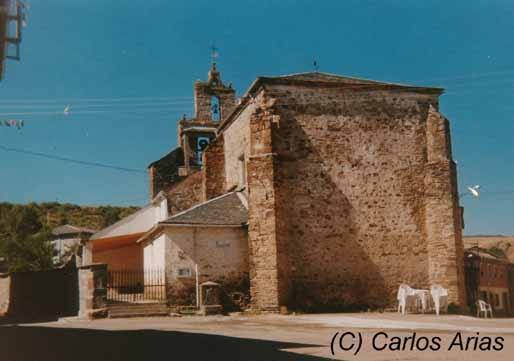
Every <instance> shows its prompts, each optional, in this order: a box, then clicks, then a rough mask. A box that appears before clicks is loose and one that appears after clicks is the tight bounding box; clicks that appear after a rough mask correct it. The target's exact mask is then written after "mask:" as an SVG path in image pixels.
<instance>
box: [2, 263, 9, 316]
mask: <svg viewBox="0 0 514 361" xmlns="http://www.w3.org/2000/svg"><path fill="white" fill-rule="evenodd" d="M10 287H11V277H9V274H8V273H2V274H0V317H1V316H2V315H5V314H6V313H7V311H8V309H9V297H10V292H9V290H10Z"/></svg>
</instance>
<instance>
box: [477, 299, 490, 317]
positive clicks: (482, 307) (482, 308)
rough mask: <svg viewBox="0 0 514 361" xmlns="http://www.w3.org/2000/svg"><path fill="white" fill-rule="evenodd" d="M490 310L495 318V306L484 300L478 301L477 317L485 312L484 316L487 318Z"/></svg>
mask: <svg viewBox="0 0 514 361" xmlns="http://www.w3.org/2000/svg"><path fill="white" fill-rule="evenodd" d="M488 312H489V314H490V316H491V318H493V308H492V307H491V305H490V304H489V303H487V302H485V301H483V300H478V301H477V317H480V315H481V314H482V313H483V314H484V318H487V313H488Z"/></svg>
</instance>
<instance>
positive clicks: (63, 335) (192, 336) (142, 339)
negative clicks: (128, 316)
mask: <svg viewBox="0 0 514 361" xmlns="http://www.w3.org/2000/svg"><path fill="white" fill-rule="evenodd" d="M305 347H316V346H314V345H306V344H296V343H285V342H273V341H263V340H253V339H244V338H235V337H227V336H218V335H206V334H197V333H185V332H175V331H156V330H135V331H106V330H93V329H78V328H51V327H34V326H23V327H19V326H3V327H0V359H2V360H16V361H34V360H38V361H47V360H48V361H61V360H62V361H69V360H74V361H81V360H84V361H91V360H95V361H103V360H105V361H112V360H123V361H130V360H138V361H142V360H190V361H195V360H198V361H204V360H231V361H238V360H244V361H262V360H270V361H324V360H329V359H326V358H321V357H315V356H306V355H299V354H296V353H291V352H287V351H284V349H294V348H305Z"/></svg>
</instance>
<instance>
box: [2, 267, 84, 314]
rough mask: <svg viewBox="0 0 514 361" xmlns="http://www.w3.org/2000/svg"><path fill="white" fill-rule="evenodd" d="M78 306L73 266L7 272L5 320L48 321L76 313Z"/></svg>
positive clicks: (76, 275)
mask: <svg viewBox="0 0 514 361" xmlns="http://www.w3.org/2000/svg"><path fill="white" fill-rule="evenodd" d="M78 309H79V291H78V272H77V269H76V268H75V267H74V266H70V267H65V268H60V269H52V270H48V271H39V272H13V273H11V274H10V287H9V306H8V311H7V322H35V321H40V322H41V321H52V320H57V319H58V318H59V317H66V316H76V315H77V314H78ZM4 322H6V321H2V323H4Z"/></svg>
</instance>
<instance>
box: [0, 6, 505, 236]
mask: <svg viewBox="0 0 514 361" xmlns="http://www.w3.org/2000/svg"><path fill="white" fill-rule="evenodd" d="M513 18H514V2H512V1H511V0H484V1H478V0H467V1H460V0H459V1H439V0H437V1H436V0H426V1H421V0H418V1H414V0H410V1H408V0H403V1H399V0H346V1H339V0H332V1H326V0H325V1H323V0H318V1H312V0H309V1H304V0H281V1H265V0H261V1H245V0H238V1H232V0H230V1H212V0H211V1H207V0H204V1H198V0H188V1H182V0H180V1H179V0H167V1H164V0H137V1H136V0H109V1H105V0H87V1H86V0H73V1H69V0H32V1H30V9H29V13H28V26H27V27H26V28H24V29H23V30H24V34H23V35H24V39H23V43H22V61H21V62H19V63H16V62H13V61H8V62H7V64H6V73H5V79H4V80H3V81H2V82H0V114H1V115H0V118H1V119H2V120H3V119H23V120H24V121H25V127H24V128H23V129H22V130H15V129H12V128H5V127H1V128H0V145H3V146H4V147H10V148H18V149H25V150H29V151H34V152H43V153H49V154H55V155H57V156H61V157H68V158H74V159H80V160H84V161H91V162H102V163H107V164H113V165H116V166H120V167H127V168H132V169H140V170H145V169H146V166H147V164H148V163H150V162H151V161H152V160H155V159H157V158H159V157H160V156H161V155H163V154H165V153H166V152H167V151H169V150H170V149H171V148H173V147H174V146H175V145H176V120H177V119H178V118H179V117H180V116H181V114H182V113H184V112H185V113H187V114H188V115H190V114H191V113H192V84H193V81H194V80H196V79H205V78H206V74H207V70H208V68H209V46H210V45H211V44H212V43H213V42H215V43H216V45H217V46H218V47H219V49H220V50H219V52H220V57H219V59H218V62H219V69H220V70H221V72H222V77H223V79H224V80H225V81H231V82H232V83H233V85H234V87H235V88H236V89H237V91H238V94H239V95H240V94H242V93H243V92H244V91H245V90H246V88H247V87H248V86H249V84H250V83H251V81H252V80H253V79H254V78H255V77H256V76H258V75H279V74H287V73H295V72H303V71H312V70H313V67H312V61H313V59H314V58H316V59H317V61H318V63H319V65H320V71H325V72H330V73H337V74H342V75H348V76H358V77H365V78H371V79H377V80H386V81H394V82H404V83H412V84H416V85H428V86H431V85H433V86H441V87H444V88H446V89H447V94H446V95H444V96H443V97H442V98H441V110H442V112H443V113H444V114H445V115H446V116H448V117H449V119H450V121H451V126H452V137H453V148H454V158H455V159H456V160H457V162H458V172H459V184H460V188H461V190H464V189H465V186H468V185H474V184H480V185H481V186H482V196H481V197H480V198H479V199H472V198H471V197H469V196H466V197H464V198H463V199H462V203H463V205H464V206H465V207H466V213H465V220H466V230H465V231H466V233H467V234H476V233H482V234H487V233H489V234H498V233H504V234H514V207H513V204H514V167H513V160H514V147H513V146H512V143H513V135H514V122H513V113H514V102H513V90H514V37H513V36H512V34H514V22H513V21H512V19H513ZM67 104H70V105H71V109H72V114H71V115H69V116H64V115H63V114H58V112H62V110H63V109H64V106H65V105H67ZM20 113H21V114H20ZM54 113H55V114H54ZM147 181H148V179H147V176H146V175H144V174H141V173H134V172H132V173H129V172H123V171H119V170H112V169H104V168H98V167H90V166H85V165H78V164H70V163H66V162H62V161H56V160H50V159H44V158H40V157H34V156H29V155H25V154H19V153H12V152H5V151H2V150H0V201H9V202H18V203H27V202H30V201H36V202H40V201H56V200H57V201H59V202H69V203H77V204H91V205H99V204H113V205H141V204H144V203H145V202H146V201H147V199H148V182H147Z"/></svg>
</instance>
